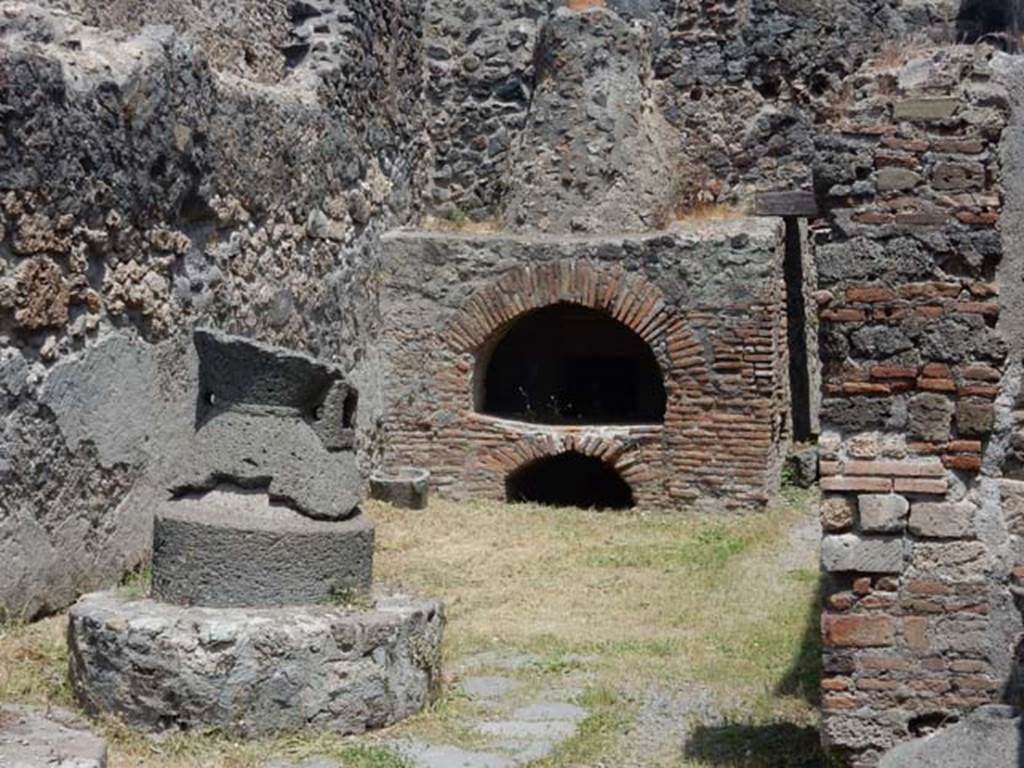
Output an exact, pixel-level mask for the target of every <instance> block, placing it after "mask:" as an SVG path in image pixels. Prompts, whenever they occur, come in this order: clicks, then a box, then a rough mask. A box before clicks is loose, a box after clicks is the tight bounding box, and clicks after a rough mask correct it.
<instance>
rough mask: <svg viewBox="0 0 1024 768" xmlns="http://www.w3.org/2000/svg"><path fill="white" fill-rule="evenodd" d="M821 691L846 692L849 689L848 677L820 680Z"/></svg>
mask: <svg viewBox="0 0 1024 768" xmlns="http://www.w3.org/2000/svg"><path fill="white" fill-rule="evenodd" d="M821 689H822V690H823V691H846V690H849V689H850V678H848V677H826V678H822V681H821Z"/></svg>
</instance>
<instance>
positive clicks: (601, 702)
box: [531, 686, 631, 768]
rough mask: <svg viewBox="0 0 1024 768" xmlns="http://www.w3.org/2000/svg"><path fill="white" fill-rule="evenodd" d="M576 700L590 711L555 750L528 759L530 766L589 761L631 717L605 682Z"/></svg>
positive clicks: (596, 757)
mask: <svg viewBox="0 0 1024 768" xmlns="http://www.w3.org/2000/svg"><path fill="white" fill-rule="evenodd" d="M578 703H579V704H580V705H581V706H583V707H586V708H587V709H588V710H589V711H590V714H589V715H587V716H586V717H585V718H584V719H583V720H582V722H580V724H579V726H578V727H577V729H576V733H575V734H574V735H573V736H571V737H570V738H568V739H566V740H565V741H564V742H562V743H561V744H559V745H558V747H557V748H556V750H555V754H553V755H552V756H551V757H550V758H546V759H544V760H538V761H536V762H534V763H531V768H559V766H583V765H593V764H594V763H595V761H597V760H599V758H600V757H601V755H602V753H604V752H605V751H606V750H607V749H608V748H609V747H611V746H612V745H613V744H615V742H616V741H617V740H618V739H619V738H620V736H621V734H622V732H623V730H624V729H625V727H626V726H627V725H628V724H629V722H630V721H631V718H630V717H629V716H628V714H627V710H626V708H625V707H624V705H623V704H622V702H621V701H620V699H619V696H618V694H617V693H616V692H615V690H614V689H612V688H610V687H608V686H598V687H595V688H590V689H588V690H587V691H586V692H585V693H584V694H583V695H582V696H581V697H580V699H579V702H578Z"/></svg>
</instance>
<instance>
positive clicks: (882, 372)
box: [871, 365, 917, 379]
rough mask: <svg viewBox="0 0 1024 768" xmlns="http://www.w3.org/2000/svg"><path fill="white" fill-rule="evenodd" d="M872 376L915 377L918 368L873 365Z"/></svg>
mask: <svg viewBox="0 0 1024 768" xmlns="http://www.w3.org/2000/svg"><path fill="white" fill-rule="evenodd" d="M871 378H873V379H915V378H917V368H896V367H892V366H887V365H873V366H871Z"/></svg>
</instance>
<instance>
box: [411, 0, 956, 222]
mask: <svg viewBox="0 0 1024 768" xmlns="http://www.w3.org/2000/svg"><path fill="white" fill-rule="evenodd" d="M605 2H606V4H607V6H608V7H609V8H611V9H613V10H614V11H616V12H617V13H619V14H620V15H621V16H623V17H624V18H626V19H628V20H630V21H638V22H642V23H645V24H648V25H650V26H651V28H652V29H653V34H654V70H655V85H654V88H655V90H656V92H657V98H658V103H659V106H660V108H661V112H662V113H663V114H664V115H665V117H666V118H667V119H668V120H669V122H670V123H671V124H672V126H673V128H674V129H675V131H676V135H677V140H678V149H679V151H680V153H681V154H682V155H683V156H684V157H685V159H686V161H687V166H688V170H687V172H686V174H685V178H684V179H682V180H684V181H686V182H689V183H688V184H686V185H684V187H685V189H684V193H685V194H684V196H683V198H682V199H681V201H680V202H681V203H684V204H685V203H693V202H696V201H700V202H708V201H714V200H716V199H720V200H723V201H729V200H733V199H735V198H736V197H737V196H744V195H746V194H748V193H750V192H751V191H754V190H764V189H789V188H793V187H798V186H802V187H806V188H809V187H810V184H811V180H810V172H809V169H810V164H811V158H812V157H813V155H814V136H815V133H816V131H817V126H818V124H820V122H821V121H822V120H823V119H825V117H826V116H827V115H828V114H829V113H830V112H831V110H832V105H833V103H834V102H835V100H836V94H837V92H838V88H839V86H840V84H841V83H842V82H843V80H844V78H845V77H846V76H847V75H849V74H850V73H851V72H854V71H856V69H857V68H858V67H859V65H860V64H861V63H862V62H863V61H864V59H865V58H866V57H867V56H869V55H871V53H872V52H873V51H876V50H878V49H879V48H881V47H883V46H887V45H888V46H903V45H904V44H905V41H906V40H907V39H908V38H909V37H913V36H919V35H925V34H932V35H936V36H948V35H950V34H951V33H952V23H951V19H953V18H954V17H955V15H956V7H955V6H956V3H955V2H954V1H953V0H925V1H924V2H915V3H892V2H889V1H888V0H811V1H810V2H802V3H782V2H776V1H775V0H754V1H753V2H750V1H749V0H681V1H679V2H659V0H640V1H637V0H605ZM560 5H565V2H564V0H495V1H494V2H489V3H488V4H487V7H486V10H484V8H483V7H482V6H481V5H480V4H479V3H476V2H472V1H471V0H432V2H430V3H429V4H428V9H427V14H426V18H425V27H424V34H425V40H424V47H425V53H426V84H425V87H426V90H427V101H428V110H429V118H428V120H427V129H428V131H429V132H430V135H431V150H432V153H433V156H432V158H431V166H432V171H431V174H430V185H429V190H428V192H427V196H428V207H429V208H430V209H432V210H433V211H434V212H436V213H439V214H442V215H444V214H449V215H454V214H456V213H460V212H461V213H464V214H468V215H470V216H475V217H480V218H486V217H488V216H490V215H493V214H494V212H495V210H496V209H497V206H498V203H499V201H500V200H502V199H503V193H504V191H505V184H506V182H507V174H508V171H509V163H510V161H511V155H512V153H511V152H510V150H511V148H512V147H514V146H515V143H516V141H517V139H518V137H519V135H520V133H521V131H522V129H523V126H524V125H525V124H526V116H527V113H528V111H529V109H530V103H531V97H532V94H533V83H534V61H533V55H534V48H535V44H536V42H537V37H538V33H539V30H540V27H541V25H542V23H543V21H544V19H545V18H546V17H547V15H548V14H549V13H551V12H552V10H553V9H554V8H556V7H558V6H560Z"/></svg>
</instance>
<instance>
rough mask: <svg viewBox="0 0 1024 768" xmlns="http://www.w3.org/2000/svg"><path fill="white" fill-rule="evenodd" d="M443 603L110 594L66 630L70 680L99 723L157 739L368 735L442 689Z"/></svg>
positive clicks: (84, 605)
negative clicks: (159, 734)
mask: <svg viewBox="0 0 1024 768" xmlns="http://www.w3.org/2000/svg"><path fill="white" fill-rule="evenodd" d="M443 626H444V615H443V610H442V608H441V604H440V603H439V602H438V601H435V600H429V599H419V598H414V597H410V596H407V595H401V594H387V593H383V592H381V593H377V594H375V595H374V596H373V597H372V599H371V602H370V604H369V607H367V608H366V609H362V610H360V609H354V608H346V607H341V606H303V607H285V608H262V609H256V608H196V607H193V608H183V607H178V606H172V605H167V604H164V603H159V602H156V601H154V600H150V599H143V600H132V599H129V598H127V597H124V596H119V595H118V594H116V593H113V592H100V593H95V594H92V595H87V596H86V597H83V598H82V599H81V600H80V601H79V602H78V603H77V604H76V605H75V606H74V607H73V608H72V609H71V612H70V615H69V623H68V650H69V659H70V670H71V681H72V685H73V686H74V691H75V694H76V695H77V697H78V699H79V701H80V702H81V703H82V705H83V706H84V707H85V708H86V710H88V711H89V712H91V713H93V714H99V713H107V714H113V715H116V716H117V717H119V718H121V719H122V720H124V721H125V722H126V723H128V724H129V725H132V726H134V727H137V728H141V729H144V730H150V731H159V730H165V729H169V728H181V729H193V728H219V729H221V730H223V731H225V732H227V733H232V734H238V735H255V734H260V733H273V732H278V731H289V730H297V729H300V728H306V727H313V728H320V729H324V730H333V731H337V732H341V733H361V732H362V731H365V730H366V729H368V728H377V727H383V726H386V725H390V724H392V723H395V722H397V721H398V720H401V719H402V718H404V717H408V716H409V715H412V714H414V713H416V712H418V711H419V710H420V709H422V708H423V707H424V706H425V705H426V704H427V703H428V702H429V701H430V699H431V697H432V695H433V694H434V693H435V692H436V690H437V688H438V685H439V680H440V659H441V651H440V646H441V633H442V629H443Z"/></svg>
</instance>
